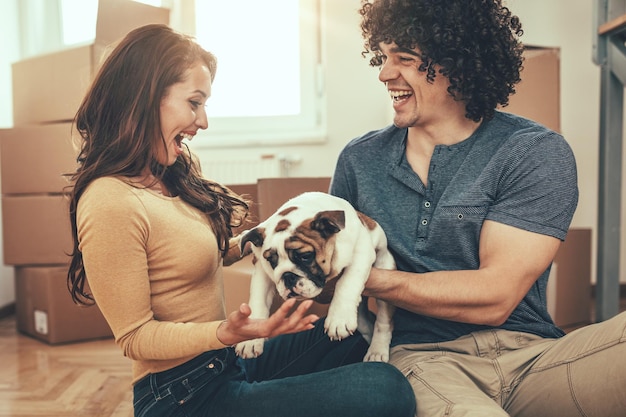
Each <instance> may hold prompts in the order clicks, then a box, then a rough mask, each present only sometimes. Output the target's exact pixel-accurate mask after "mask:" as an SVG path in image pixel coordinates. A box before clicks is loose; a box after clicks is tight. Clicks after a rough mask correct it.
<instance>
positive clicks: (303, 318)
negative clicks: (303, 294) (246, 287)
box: [217, 298, 319, 345]
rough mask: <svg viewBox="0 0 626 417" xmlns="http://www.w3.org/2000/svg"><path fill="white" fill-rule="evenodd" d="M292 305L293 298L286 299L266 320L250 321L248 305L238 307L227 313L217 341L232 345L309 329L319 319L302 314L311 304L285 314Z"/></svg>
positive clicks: (311, 315)
mask: <svg viewBox="0 0 626 417" xmlns="http://www.w3.org/2000/svg"><path fill="white" fill-rule="evenodd" d="M295 304H296V300H295V299H294V298H292V299H289V300H287V301H285V302H284V303H283V304H282V305H281V306H280V307H279V308H278V310H276V312H275V313H274V314H272V315H271V316H270V317H268V318H267V319H251V318H250V314H251V313H252V310H250V306H249V305H248V304H246V303H243V304H241V305H240V306H239V310H237V311H233V312H232V313H230V314H229V315H228V318H227V319H226V320H225V321H224V322H222V324H220V326H219V327H218V328H217V338H218V339H219V340H220V341H221V342H222V343H223V344H225V345H234V344H236V343H239V342H243V341H244V340H251V339H257V338H262V337H273V336H278V335H281V334H288V333H297V332H301V331H303V330H309V329H312V328H313V323H315V322H316V321H317V320H319V317H318V316H317V315H315V314H308V315H307V314H306V312H307V310H308V309H309V308H310V307H311V305H312V304H313V301H312V300H305V301H303V302H302V303H300V305H299V306H298V307H297V308H296V309H295V310H294V311H293V312H292V313H291V314H289V312H290V311H291V309H292V308H293V306H294V305H295Z"/></svg>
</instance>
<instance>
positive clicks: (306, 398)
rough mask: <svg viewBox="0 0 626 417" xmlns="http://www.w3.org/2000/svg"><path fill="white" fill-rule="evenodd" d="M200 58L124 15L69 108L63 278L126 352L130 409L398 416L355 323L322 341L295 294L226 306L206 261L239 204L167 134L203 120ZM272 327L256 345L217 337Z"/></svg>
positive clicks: (212, 64)
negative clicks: (72, 115) (69, 244)
mask: <svg viewBox="0 0 626 417" xmlns="http://www.w3.org/2000/svg"><path fill="white" fill-rule="evenodd" d="M215 70H216V61H215V58H214V57H213V55H211V54H210V53H208V52H206V51H204V50H203V49H202V48H201V47H200V46H199V45H198V44H197V43H195V42H194V41H193V40H192V39H191V38H189V37H186V36H184V35H181V34H178V33H175V32H174V31H172V30H171V29H170V28H168V27H167V26H164V25H148V26H145V27H142V28H138V29H136V30H134V31H132V32H130V33H129V34H128V35H127V36H126V37H125V38H124V39H123V40H122V41H121V42H120V43H119V45H118V46H117V47H116V48H115V49H114V50H113V51H112V53H111V55H110V56H109V57H108V59H107V60H106V61H105V62H104V64H103V65H102V67H101V69H100V72H99V74H98V75H97V77H96V79H95V80H94V82H93V85H92V86H91V88H90V90H89V91H88V93H87V95H86V97H85V99H84V101H83V103H82V104H81V106H80V108H79V110H78V112H77V115H76V119H75V122H76V128H77V130H78V132H79V133H80V136H81V137H82V145H81V151H80V155H79V158H78V160H79V167H78V169H77V171H76V172H75V173H73V175H72V183H73V187H72V191H71V202H70V220H71V224H72V231H73V237H74V250H73V254H72V262H71V265H70V268H69V272H68V285H69V288H70V291H71V293H72V297H73V298H74V300H75V301H78V302H82V303H90V302H94V301H95V302H97V304H98V306H99V307H100V309H101V311H102V313H103V315H104V316H105V318H106V319H107V322H108V323H109V325H110V326H111V329H112V330H113V333H114V335H115V340H116V342H117V344H118V345H119V346H120V347H121V348H122V350H123V352H124V355H125V356H127V357H129V358H130V359H131V360H132V364H133V385H134V408H135V415H136V416H169V417H171V416H177V415H181V416H182V415H184V416H204V415H210V416H255V417H258V416H266V415H267V416H269V415H272V416H285V417H287V416H290V417H291V416H300V417H302V416H319V415H320V414H326V415H329V416H332V415H337V416H339V415H341V416H351V415H355V416H356V415H358V416H368V415H371V416H380V415H394V416H405V415H406V416H409V415H413V410H414V399H413V395H412V393H411V390H410V386H409V385H408V383H407V381H406V380H405V378H404V377H403V376H402V374H401V373H399V372H398V371H397V370H395V368H393V367H392V366H390V365H387V364H382V363H362V362H360V357H359V355H362V353H363V352H364V350H363V347H362V344H363V341H362V338H360V337H359V336H356V337H352V338H349V339H348V340H346V341H344V342H341V343H337V342H331V341H330V340H329V339H328V337H327V336H326V335H325V334H324V333H323V325H320V323H321V322H322V320H319V321H318V320H317V319H318V317H317V316H315V315H312V314H307V312H306V311H307V309H308V307H309V306H310V303H309V302H303V303H302V304H300V306H298V307H297V308H295V310H294V311H293V312H292V313H291V314H289V312H290V310H291V309H292V307H294V301H287V302H285V303H284V305H283V306H282V307H281V308H279V309H278V310H277V311H276V312H275V313H274V314H273V315H272V316H271V317H270V318H269V319H267V320H252V319H250V318H249V315H250V308H249V306H247V305H246V304H243V305H242V306H241V307H240V308H239V310H238V311H235V312H232V313H230V314H229V315H228V317H227V318H226V312H225V308H224V300H223V284H222V264H223V260H224V257H226V256H227V253H228V248H229V240H230V238H231V235H232V233H231V227H235V226H238V225H240V224H241V223H242V222H243V221H244V219H245V216H246V214H247V205H246V202H245V201H243V200H242V199H241V198H240V197H239V196H237V195H235V194H233V193H232V192H231V191H230V190H228V189H227V188H225V187H223V186H221V185H219V184H216V183H214V182H211V181H208V180H206V179H203V178H202V177H201V175H200V170H199V167H198V166H197V162H196V161H195V160H194V158H192V157H191V155H190V154H189V153H188V151H187V150H186V146H185V145H184V144H183V143H182V142H183V140H191V139H192V138H193V137H194V135H195V134H196V133H197V131H198V130H199V129H206V128H207V116H206V113H205V108H204V105H205V103H206V101H207V99H208V98H209V96H210V94H211V84H212V82H213V78H214V77H215ZM87 281H88V287H89V288H88V287H87ZM278 335H283V336H279V337H277V338H274V339H271V340H270V341H269V342H268V343H267V344H266V350H265V352H264V353H263V355H261V356H260V357H259V358H256V359H251V360H246V361H244V360H241V359H237V358H236V356H235V354H234V350H233V349H232V347H230V346H232V345H233V344H236V343H238V342H241V341H243V340H248V339H253V338H258V337H272V336H278ZM347 363H351V364H350V365H346V366H339V365H344V364H347ZM314 371H318V372H314Z"/></svg>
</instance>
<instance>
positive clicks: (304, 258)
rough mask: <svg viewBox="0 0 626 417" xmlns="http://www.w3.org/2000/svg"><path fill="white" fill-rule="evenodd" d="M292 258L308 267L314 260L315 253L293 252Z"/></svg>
mask: <svg viewBox="0 0 626 417" xmlns="http://www.w3.org/2000/svg"><path fill="white" fill-rule="evenodd" d="M294 257H295V258H296V261H297V262H300V263H303V264H307V265H308V264H310V263H312V262H313V261H314V260H315V252H295V253H294Z"/></svg>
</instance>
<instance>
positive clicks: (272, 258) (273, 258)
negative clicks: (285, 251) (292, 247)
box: [263, 250, 278, 269]
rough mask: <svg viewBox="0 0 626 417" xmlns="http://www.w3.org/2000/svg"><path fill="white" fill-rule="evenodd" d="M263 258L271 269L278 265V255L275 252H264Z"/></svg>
mask: <svg viewBox="0 0 626 417" xmlns="http://www.w3.org/2000/svg"><path fill="white" fill-rule="evenodd" d="M263 257H264V258H265V259H266V260H267V262H269V264H270V266H271V267H272V269H276V266H277V265H278V253H276V251H275V250H266V251H265V253H264V254H263Z"/></svg>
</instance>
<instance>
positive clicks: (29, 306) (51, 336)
mask: <svg viewBox="0 0 626 417" xmlns="http://www.w3.org/2000/svg"><path fill="white" fill-rule="evenodd" d="M67 268H68V267H67V265H58V266H45V267H17V268H15V293H16V294H15V299H16V312H17V330H18V331H20V332H22V333H25V334H27V335H29V336H32V337H34V338H36V339H39V340H41V341H43V342H46V343H50V344H57V343H68V342H77V341H82V340H88V339H97V338H108V337H112V336H113V333H112V332H111V329H110V327H109V325H108V324H107V323H106V321H105V320H104V317H103V316H102V313H101V312H100V310H99V309H98V307H97V306H89V307H82V306H78V305H76V304H74V302H73V301H72V297H71V296H70V293H69V291H68V289H67V285H66V276H67Z"/></svg>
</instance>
